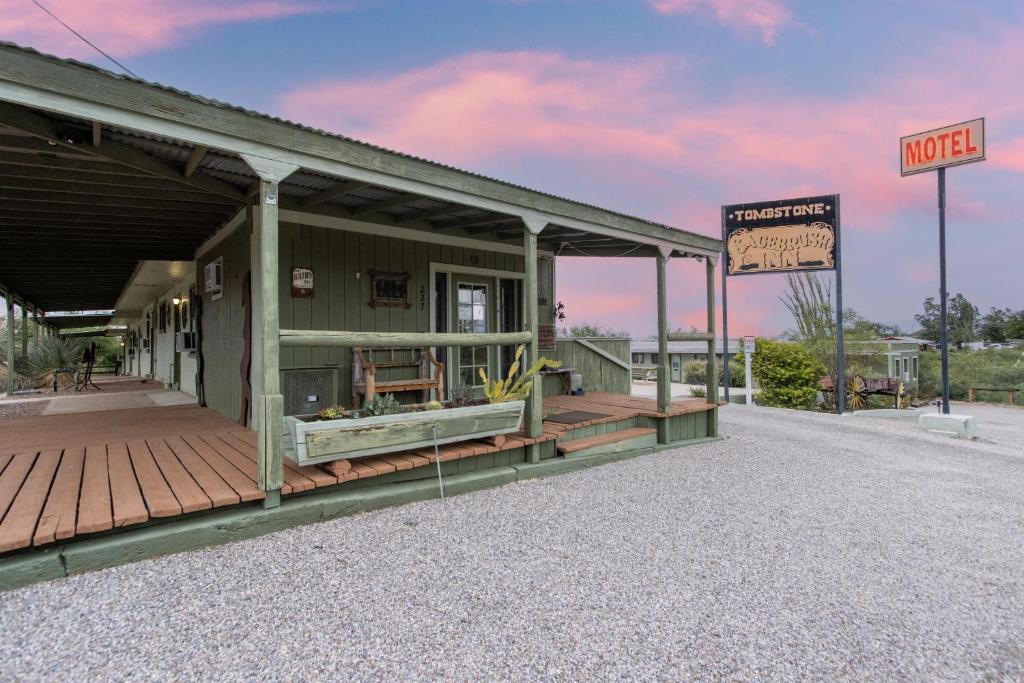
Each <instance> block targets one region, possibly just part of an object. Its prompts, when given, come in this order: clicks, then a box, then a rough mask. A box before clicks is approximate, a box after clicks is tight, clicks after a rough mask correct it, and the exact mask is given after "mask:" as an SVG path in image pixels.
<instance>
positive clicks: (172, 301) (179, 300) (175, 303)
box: [171, 297, 181, 306]
mask: <svg viewBox="0 0 1024 683" xmlns="http://www.w3.org/2000/svg"><path fill="white" fill-rule="evenodd" d="M171 303H172V304H174V305H175V306H177V305H178V304H180V303H181V299H179V298H178V297H174V298H173V299H171Z"/></svg>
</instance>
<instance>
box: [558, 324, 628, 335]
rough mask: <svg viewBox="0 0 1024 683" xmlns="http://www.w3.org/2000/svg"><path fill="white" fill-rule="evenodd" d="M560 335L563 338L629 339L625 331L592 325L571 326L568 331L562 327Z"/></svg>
mask: <svg viewBox="0 0 1024 683" xmlns="http://www.w3.org/2000/svg"><path fill="white" fill-rule="evenodd" d="M560 334H561V336H563V337H629V333H628V332H626V331H625V330H615V329H612V328H610V327H601V326H600V325H594V324H593V323H581V324H579V325H573V326H571V327H570V328H569V329H568V330H566V329H565V328H564V327H563V328H562V329H561V332H560Z"/></svg>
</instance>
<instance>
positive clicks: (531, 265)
mask: <svg viewBox="0 0 1024 683" xmlns="http://www.w3.org/2000/svg"><path fill="white" fill-rule="evenodd" d="M523 259H524V272H525V278H524V279H523V313H524V315H523V322H524V323H525V327H526V330H527V333H528V334H529V336H530V337H529V342H528V343H527V347H526V362H525V363H523V365H522V367H527V368H528V367H530V366H531V365H532V364H533V363H535V362H536V361H537V359H538V358H540V350H539V349H540V327H539V322H540V321H539V320H538V318H539V311H538V308H537V283H538V267H537V233H536V232H534V231H532V230H530V228H529V226H527V225H526V224H524V225H523ZM543 386H544V385H543V383H542V380H541V379H540V378H538V377H534V379H533V389H531V390H530V396H529V398H528V399H527V401H526V414H525V416H524V428H525V431H526V435H527V436H530V437H538V436H540V435H541V434H542V433H543V432H544V425H543V419H544V409H543V404H542V401H543V393H544V391H543ZM529 455H530V460H531V462H532V461H537V462H539V460H540V453H539V449H533V450H532V451H531V452H530V453H529Z"/></svg>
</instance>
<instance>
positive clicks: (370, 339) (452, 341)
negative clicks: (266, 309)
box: [281, 330, 533, 349]
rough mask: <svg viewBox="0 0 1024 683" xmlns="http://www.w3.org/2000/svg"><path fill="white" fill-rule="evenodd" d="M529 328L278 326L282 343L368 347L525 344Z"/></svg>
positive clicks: (529, 339)
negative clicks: (469, 330)
mask: <svg viewBox="0 0 1024 683" xmlns="http://www.w3.org/2000/svg"><path fill="white" fill-rule="evenodd" d="M532 339H533V334H532V333H530V332H488V333H478V334H471V333H454V332H342V331H331V330H281V346H340V347H355V346H358V347H361V348H367V349H382V348H399V347H410V348H412V347H423V346H510V345H516V344H528V343H530V341H531V340H532Z"/></svg>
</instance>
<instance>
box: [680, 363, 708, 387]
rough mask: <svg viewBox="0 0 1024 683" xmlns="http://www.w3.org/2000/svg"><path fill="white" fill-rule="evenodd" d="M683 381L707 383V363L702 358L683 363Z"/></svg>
mask: <svg viewBox="0 0 1024 683" xmlns="http://www.w3.org/2000/svg"><path fill="white" fill-rule="evenodd" d="M683 381H684V382H686V383H687V384H707V383H708V363H707V361H703V360H691V361H688V362H687V363H685V364H684V365H683Z"/></svg>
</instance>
